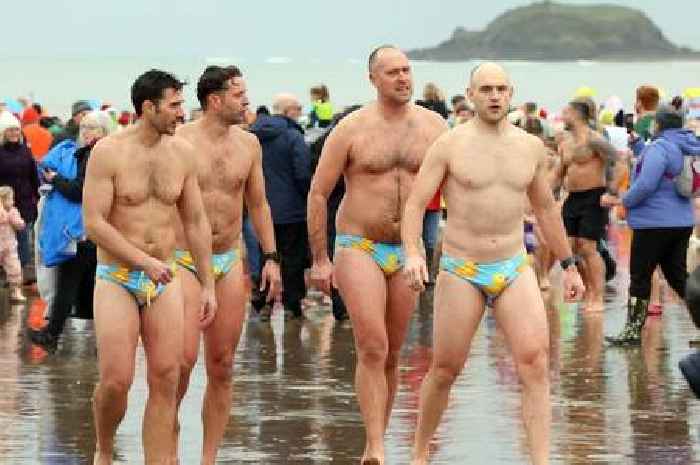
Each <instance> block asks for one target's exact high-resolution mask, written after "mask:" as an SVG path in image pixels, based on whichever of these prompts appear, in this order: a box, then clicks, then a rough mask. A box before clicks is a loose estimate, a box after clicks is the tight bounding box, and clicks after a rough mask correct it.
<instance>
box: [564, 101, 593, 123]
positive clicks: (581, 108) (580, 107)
mask: <svg viewBox="0 0 700 465" xmlns="http://www.w3.org/2000/svg"><path fill="white" fill-rule="evenodd" d="M569 106H570V107H571V108H573V109H574V110H575V111H576V113H578V114H579V115H580V116H581V119H582V120H584V121H586V122H588V120H590V119H591V107H590V106H588V104H587V103H586V102H582V101H580V100H574V101H572V102H569Z"/></svg>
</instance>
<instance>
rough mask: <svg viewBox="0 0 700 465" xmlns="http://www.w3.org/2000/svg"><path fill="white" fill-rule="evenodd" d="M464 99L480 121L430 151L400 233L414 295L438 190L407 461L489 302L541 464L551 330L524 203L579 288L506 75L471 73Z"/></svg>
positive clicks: (493, 69) (537, 144) (423, 448)
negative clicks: (433, 275)
mask: <svg viewBox="0 0 700 465" xmlns="http://www.w3.org/2000/svg"><path fill="white" fill-rule="evenodd" d="M467 92H468V95H469V99H470V100H471V102H472V103H473V104H474V107H475V109H476V113H477V116H476V117H475V118H474V119H472V120H471V121H470V122H469V123H466V124H464V125H462V126H459V127H457V128H455V129H453V130H452V131H450V132H449V133H448V134H446V135H444V136H442V137H441V138H440V139H439V140H438V141H437V142H436V143H435V144H434V145H433V146H432V147H431V149H430V151H429V152H428V155H427V157H426V159H425V162H424V163H423V166H422V167H421V170H420V172H419V173H418V177H417V178H416V181H415V183H414V186H413V190H412V192H411V196H410V197H409V198H408V201H407V202H406V209H405V212H404V219H403V224H402V229H401V239H402V241H403V244H404V248H405V251H406V264H405V265H404V272H405V274H406V275H407V277H408V278H409V280H410V282H411V285H412V286H413V288H414V289H416V290H419V289H422V288H423V283H424V282H425V281H427V278H428V276H427V268H426V265H425V259H424V258H423V257H422V255H421V247H420V242H419V237H420V233H421V230H422V226H421V223H422V218H423V210H424V209H425V205H427V203H428V201H429V200H430V198H431V196H432V195H433V193H434V192H435V189H437V188H438V186H440V185H442V186H443V191H442V192H443V194H444V195H445V202H446V204H447V208H448V211H449V214H448V217H447V225H446V228H445V237H444V242H443V255H442V259H441V261H440V275H439V276H438V281H437V287H436V290H435V293H436V294H435V323H434V326H433V327H434V335H433V344H434V347H433V361H432V365H431V368H430V371H429V373H428V375H427V377H426V378H425V380H424V382H423V388H422V391H421V401H420V413H419V416H418V429H417V433H416V440H415V445H414V459H413V463H414V465H419V464H420V465H423V464H426V463H427V460H428V446H429V443H430V438H431V437H432V436H433V433H434V432H435V429H436V428H437V426H438V423H439V421H440V417H441V416H442V413H443V411H444V409H445V407H446V405H447V399H448V396H449V392H450V388H451V387H452V384H453V383H454V381H455V379H456V378H457V376H458V375H459V373H460V372H461V371H462V368H463V367H464V364H465V362H466V359H467V355H468V353H469V347H470V345H471V341H472V337H473V336H474V333H475V332H476V330H477V328H478V326H479V322H480V321H481V318H482V317H483V315H484V311H485V306H487V305H488V306H490V307H492V308H493V310H494V315H495V317H496V320H497V322H498V324H499V326H500V327H501V328H502V330H503V332H504V334H505V337H506V340H507V342H508V345H509V346H510V348H511V350H512V352H513V357H514V359H515V364H516V367H517V370H518V375H519V377H520V381H521V383H522V389H523V409H522V413H523V419H524V422H525V428H526V431H527V437H528V441H529V443H530V453H531V458H532V462H533V464H535V465H544V464H546V463H548V455H549V427H550V416H551V414H550V403H549V374H548V350H549V332H548V330H547V315H546V313H545V309H544V304H543V302H542V297H541V295H540V292H539V288H538V286H537V280H536V278H535V273H534V272H533V270H532V269H531V268H530V267H529V266H528V264H527V262H526V260H525V250H524V247H523V214H524V209H525V206H526V203H527V201H528V200H529V202H530V204H531V206H532V209H533V211H534V214H535V216H536V218H537V221H538V223H539V225H540V227H541V229H542V232H543V234H544V236H545V239H546V240H547V243H548V245H549V246H550V247H551V249H552V250H553V251H554V253H555V254H556V256H557V258H559V259H562V267H563V268H564V269H565V271H564V287H565V290H566V295H567V297H568V298H569V299H576V298H577V297H578V296H579V294H580V293H582V291H583V286H582V284H581V278H580V276H579V275H578V272H577V270H576V266H574V258H573V256H572V253H571V250H570V248H569V244H568V242H567V240H566V234H565V233H564V227H563V225H562V220H561V215H560V214H559V209H558V208H557V205H556V203H555V202H554V198H553V197H552V188H551V186H550V184H549V182H548V179H547V177H548V176H547V153H546V150H545V147H544V144H543V143H542V141H541V140H540V139H538V138H537V137H534V136H531V135H528V134H527V133H525V132H524V131H522V130H520V129H518V128H516V127H515V126H512V125H511V124H510V123H509V122H508V120H507V118H506V113H507V111H508V108H509V106H510V100H511V97H512V95H513V86H512V84H511V81H510V78H509V77H508V75H507V74H506V73H505V71H504V70H503V69H502V68H501V67H500V66H498V65H495V64H490V63H489V64H483V65H481V66H479V67H477V68H475V70H474V71H473V72H472V76H471V82H470V84H469V88H468V90H467ZM494 205H497V206H498V208H494Z"/></svg>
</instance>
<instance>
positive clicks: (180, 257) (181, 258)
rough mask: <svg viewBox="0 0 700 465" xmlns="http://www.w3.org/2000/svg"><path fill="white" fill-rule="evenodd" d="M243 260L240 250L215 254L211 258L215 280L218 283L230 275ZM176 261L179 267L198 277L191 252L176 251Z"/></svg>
mask: <svg viewBox="0 0 700 465" xmlns="http://www.w3.org/2000/svg"><path fill="white" fill-rule="evenodd" d="M240 258H241V254H240V251H239V250H238V249H231V250H229V251H228V252H224V253H220V254H213V255H212V256H211V270H212V272H213V273H214V279H216V280H217V281H218V280H219V279H221V278H223V277H224V276H226V275H227V274H228V272H229V271H231V268H233V266H234V265H235V264H236V263H238V261H239V260H240ZM175 261H176V262H177V264H178V265H180V266H181V267H183V268H185V269H186V270H188V271H190V272H192V273H193V274H194V275H195V276H197V268H195V266H194V260H193V258H192V254H191V253H190V252H189V250H176V251H175Z"/></svg>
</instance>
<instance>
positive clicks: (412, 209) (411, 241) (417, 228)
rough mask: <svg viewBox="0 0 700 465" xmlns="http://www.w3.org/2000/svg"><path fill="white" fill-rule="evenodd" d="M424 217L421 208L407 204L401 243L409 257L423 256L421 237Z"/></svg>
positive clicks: (402, 225)
mask: <svg viewBox="0 0 700 465" xmlns="http://www.w3.org/2000/svg"><path fill="white" fill-rule="evenodd" d="M423 216H424V214H421V211H420V208H418V207H417V206H416V205H413V204H410V203H406V206H405V207H404V213H403V219H402V221H401V242H402V244H403V249H404V252H405V253H406V256H407V257H411V256H416V255H421V249H420V236H421V231H422V230H423Z"/></svg>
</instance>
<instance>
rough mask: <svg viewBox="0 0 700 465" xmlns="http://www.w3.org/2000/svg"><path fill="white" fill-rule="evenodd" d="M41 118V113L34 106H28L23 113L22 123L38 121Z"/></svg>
mask: <svg viewBox="0 0 700 465" xmlns="http://www.w3.org/2000/svg"><path fill="white" fill-rule="evenodd" d="M40 119H41V115H39V113H38V112H37V111H36V110H35V109H34V107H27V108H25V110H24V112H23V113H22V124H24V125H27V124H34V123H38V122H39V120H40Z"/></svg>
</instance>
